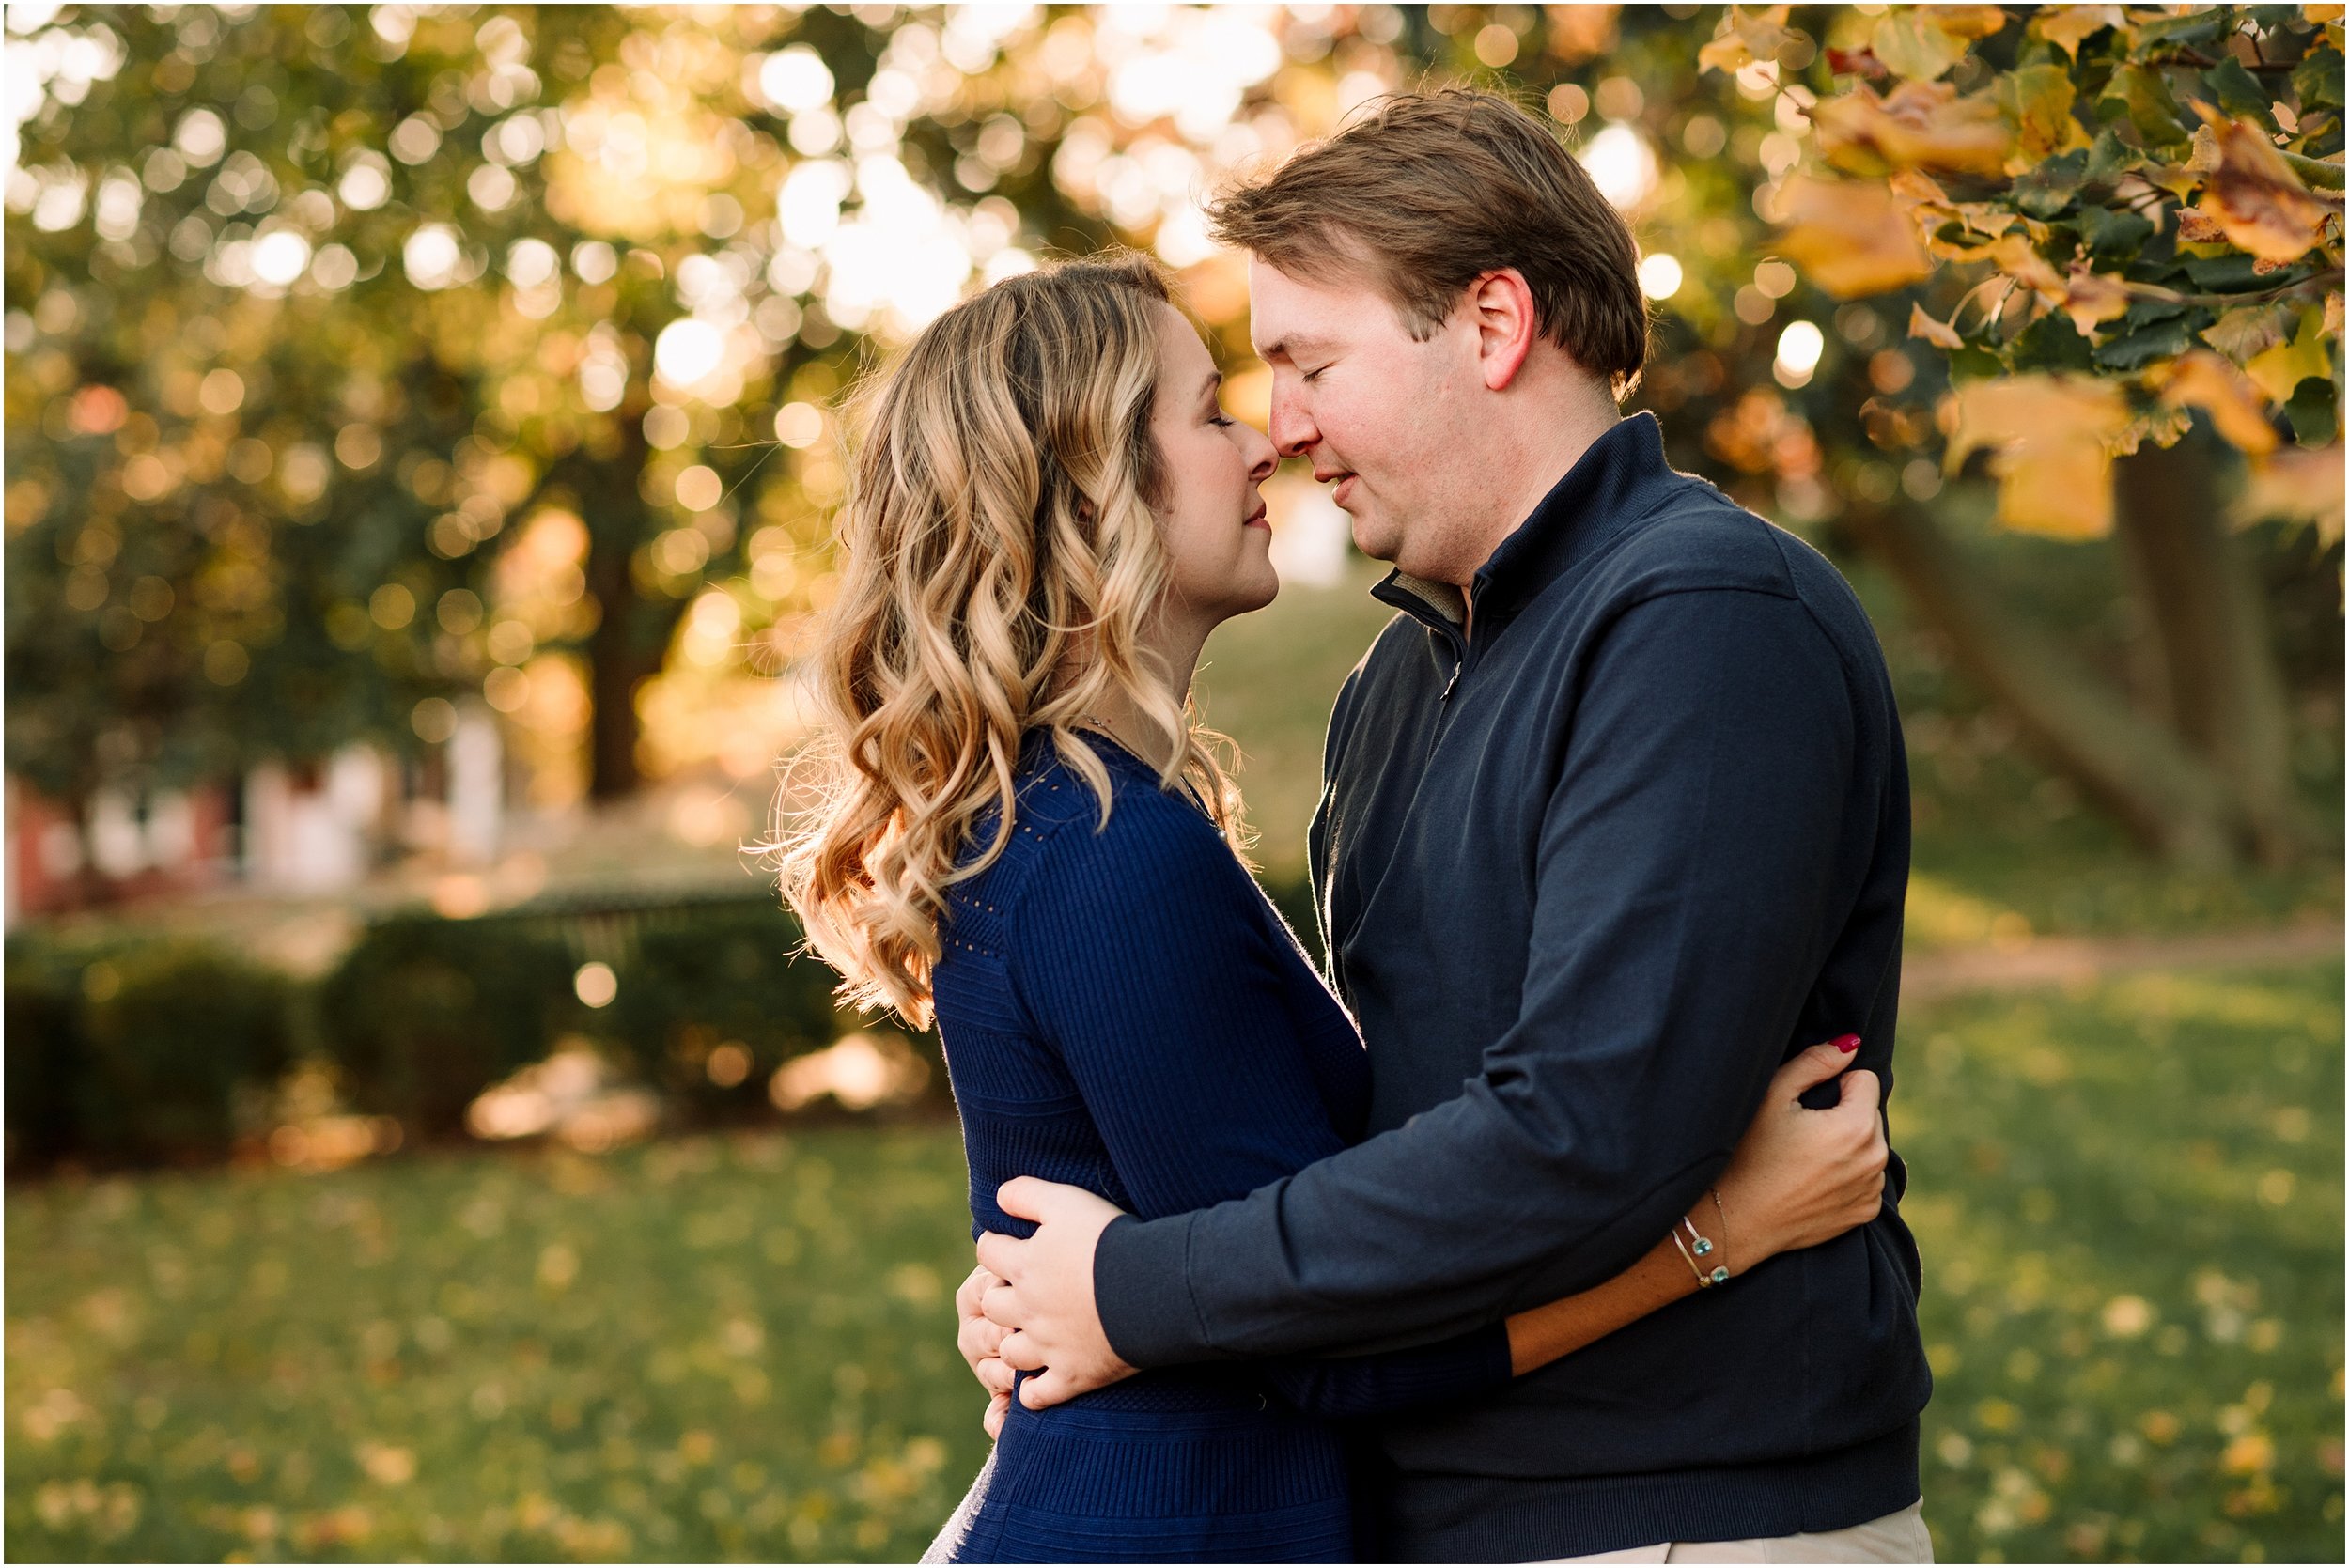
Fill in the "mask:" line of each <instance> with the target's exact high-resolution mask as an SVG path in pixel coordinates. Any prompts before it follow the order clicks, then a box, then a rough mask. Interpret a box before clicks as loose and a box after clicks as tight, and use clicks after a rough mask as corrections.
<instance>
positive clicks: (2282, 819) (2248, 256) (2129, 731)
mask: <svg viewBox="0 0 2349 1568" xmlns="http://www.w3.org/2000/svg"><path fill="white" fill-rule="evenodd" d="M1871 9H1876V8H1871ZM2340 17H2341V8H2340V7H2339V6H2308V7H2302V8H2297V10H2296V11H2295V9H2294V8H2279V7H2239V6H2222V7H2192V8H2158V9H2131V10H2126V11H2124V10H2123V8H2120V7H2117V6H2055V7H2043V8H2036V9H2035V10H2033V11H2032V12H2031V13H2030V15H2029V16H2028V17H2027V18H2024V17H2018V16H2016V15H2014V14H2010V13H2009V12H2008V11H2006V10H2003V9H2001V8H1998V7H1991V6H1976V7H1965V6H1953V7H1894V8H1883V9H1882V11H1881V14H1876V15H1862V14H1859V12H1858V11H1856V10H1855V11H1853V12H1848V13H1834V14H1831V15H1827V16H1824V17H1823V18H1822V19H1821V21H1822V24H1823V26H1824V36H1825V41H1826V44H1827V47H1826V49H1825V52H1824V66H1825V69H1826V70H1828V71H1829V72H1832V75H1833V83H1832V85H1831V86H1830V85H1827V84H1822V87H1823V90H1827V91H1830V92H1831V93H1832V96H1828V97H1825V98H1823V99H1822V100H1821V101H1818V102H1817V103H1816V104H1815V105H1813V106H1812V107H1811V108H1810V110H1809V118H1810V119H1811V121H1812V125H1813V127H1814V128H1815V130H1814V134H1813V135H1812V139H1811V150H1810V152H1809V153H1808V155H1807V156H1806V157H1805V159H1804V162H1803V164H1802V166H1801V167H1799V168H1797V170H1796V171H1795V172H1794V173H1793V174H1792V175H1791V176H1790V177H1789V178H1788V179H1785V180H1784V181H1783V182H1782V183H1781V186H1780V187H1779V189H1778V190H1777V192H1776V194H1775V195H1774V197H1773V199H1772V200H1771V202H1770V203H1769V204H1768V205H1769V208H1770V211H1769V215H1770V216H1772V217H1773V218H1776V219H1777V220H1779V221H1780V223H1781V225H1783V226H1782V237H1781V241H1780V248H1781V251H1782V253H1783V254H1784V255H1785V256H1787V257H1788V258H1789V259H1791V260H1793V261H1795V262H1796V263H1797V265H1798V266H1799V267H1800V268H1801V269H1802V270H1803V272H1805V273H1806V274H1807V275H1808V276H1810V277H1811V278H1812V280H1813V281H1814V282H1815V283H1817V284H1818V285H1819V286H1820V287H1823V288H1825V289H1826V290H1827V291H1828V292H1829V293H1831V294H1833V295H1835V296H1837V297H1840V298H1855V297H1859V296H1865V295H1874V294H1879V293H1885V292H1888V291H1893V290H1900V289H1905V288H1906V287H1907V286H1909V285H1912V284H1929V287H1928V288H1927V289H1926V290H1925V293H1926V295H1927V298H1926V299H1922V300H1913V301H1911V302H1910V303H1909V304H1908V330H1909V333H1910V334H1911V335H1912V336H1913V337H1915V338H1917V339H1920V340H1921V341H1922V342H1924V343H1926V344H1929V345H1931V346H1932V347H1933V348H1934V349H1936V350H1937V351H1938V352H1940V353H1942V354H1944V355H1946V356H1947V364H1948V369H1949V373H1950V375H1951V377H1952V380H1953V383H1954V386H1953V391H1952V395H1951V396H1948V397H1946V398H1945V399H1943V400H1942V402H1941V403H1940V406H1939V409H1938V411H1937V419H1938V424H1939V426H1940V428H1941V430H1942V431H1943V432H1944V434H1945V435H1946V437H1947V458H1946V461H1947V465H1948V466H1950V467H1952V468H1954V467H1955V466H1956V465H1959V464H1962V463H1963V462H1964V461H1965V459H1966V458H1967V456H1968V454H1969V453H1971V452H1974V451H1977V450H1983V451H1987V452H1988V453H1990V454H1991V457H1990V462H1991V468H1992V472H1993V473H1994V474H1995V475H1996V476H1997V479H1998V483H1999V505H1998V518H1999V521H2000V522H2001V523H2003V524H2005V525H2006V526H2008V527H2011V528H2016V529H2022V530H2027V531H2030V532H2036V533H2042V534H2046V535H2050V536H2057V537H2062V538H2081V537H2093V536H2103V535H2106V534H2108V533H2112V532H2113V531H2114V530H2115V527H2116V523H2117V527H2118V536H2117V538H2118V543H2119V545H2120V548H2121V551H2122V553H2123V558H2124V559H2125V561H2126V562H2127V564H2128V566H2129V567H2130V569H2131V573H2132V577H2133V579H2134V581H2135V583H2136V585H2137V591H2138V594H2139V599H2140V601H2141V603H2142V604H2143V606H2144V608H2145V612H2146V614H2145V621H2146V624H2147V626H2148V628H2149V629H2150V632H2151V640H2152V642H2153V644H2154V647H2155V668H2156V670H2157V672H2158V675H2159V684H2158V690H2159V691H2160V692H2161V694H2162V698H2163V700H2162V702H2161V704H2160V710H2159V711H2158V712H2155V713H2153V714H2140V713H2139V712H2137V711H2135V710H2133V709H2132V708H2131V707H2130V706H2129V705H2128V704H2127V703H2126V702H2125V701H2124V700H2123V699H2122V697H2121V695H2120V693H2119V692H2118V691H2113V690H2109V689H2107V688H2106V687H2105V684H2104V683H2103V682H2102V681H2101V680H2099V679H2097V678H2096V677H2095V676H2094V675H2092V674H2091V673H2090V672H2089V671H2087V670H2086V669H2084V668H2082V667H2081V666H2080V664H2079V663H2078V661H2077V660H2073V659H2068V658H2066V657H2064V656H2063V655H2062V654H2061V651H2060V650H2059V649H2058V648H2056V647H2055V646H2053V645H2052V644H2051V641H2050V640H2049V639H2048V638H2046V636H2045V635H2034V634H2033V633H2032V632H2031V631H2030V629H2028V628H2025V627H2022V626H2019V625H2017V624H2016V623H2015V618H2014V617H2013V616H2012V615H2010V614H2008V613H2004V612H2003V611H2002V609H2001V607H2000V606H1999V604H1998V602H1997V600H1996V598H1994V597H1993V596H1992V595H1990V594H1989V593H1987V592H1986V591H1984V589H1983V586H1982V584H1981V582H1979V580H1978V578H1977V577H1976V575H1975V574H1973V573H1971V572H1969V571H1968V569H1967V568H1966V566H1965V563H1964V561H1963V560H1962V558H1961V557H1960V556H1959V554H1958V552H1956V551H1953V550H1952V548H1951V547H1950V545H1949V543H1948V541H1947V540H1946V538H1945V537H1943V536H1942V534H1941V531H1940V530H1939V529H1938V527H1937V525H1936V523H1935V521H1934V520H1933V518H1932V516H1931V514H1930V513H1929V512H1926V511H1923V510H1921V509H1915V508H1895V507H1881V508H1872V507H1864V506H1863V507H1857V508H1854V509H1852V511H1850V512H1849V513H1848V514H1847V516H1848V519H1849V521H1850V522H1851V524H1852V526H1853V527H1854V529H1855V530H1856V531H1857V532H1859V533H1860V534H1861V536H1863V537H1864V538H1865V539H1866V540H1867V541H1868V543H1869V544H1870V545H1871V547H1872V548H1873V549H1874V550H1875V551H1876V553H1877V554H1878V555H1879V556H1880V557H1882V558H1883V559H1884V560H1885V562H1886V563H1887V564H1888V566H1890V567H1891V569H1892V570H1893V571H1894V572H1895V574H1896V575H1898V576H1899V577H1900V578H1901V579H1902V581H1903V582H1905V583H1906V585H1907V586H1908V588H1909V590H1910V592H1911V594H1912V596H1913V597H1914V598H1916V599H1917V601H1918V602H1919V603H1920V605H1921V607H1923V608H1924V610H1925V611H1926V613H1928V615H1930V616H1931V618H1932V619H1933V620H1934V621H1935V622H1936V623H1937V625H1938V626H1939V627H1940V628H1941V629H1943V630H1944V631H1945V633H1946V634H1947V635H1948V636H1949V638H1950V640H1951V642H1952V646H1953V647H1954V648H1955V649H1956V650H1957V652H1958V654H1959V657H1960V658H1961V659H1962V660H1964V661H1965V662H1966V663H1967V665H1968V667H1969V669H1970V670H1971V671H1972V672H1973V673H1974V675H1976V676H1977V677H1978V678H1980V679H1981V680H1982V681H1983V684H1984V685H1986V686H1987V687H1988V688H1989V689H1990V690H1991V691H1994V692H1995V693H1997V694H1998V695H1999V697H2000V698H2001V699H2002V700H2003V701H2005V702H2006V703H2007V704H2008V705H2009V706H2012V708H2013V709H2014V710H2015V713H2016V714H2017V715H2018V716H2019V717H2020V718H2021V719H2022V721H2023V722H2024V723H2025V724H2026V726H2027V727H2028V728H2029V730H2030V732H2031V733H2032V734H2033V735H2034V737H2036V738H2037V739H2038V740H2039V742H2040V743H2041V746H2042V748H2043V749H2044V750H2046V751H2047V752H2048V753H2050V754H2051V755H2053V756H2054V757H2055V759H2056V760H2057V761H2058V762H2059V764H2060V765H2061V766H2063V767H2064V768H2065V769H2066V771H2068V772H2069V773H2071V774H2072V775H2073V776H2074V777H2075V778H2076V779H2077V780H2078V781H2079V782H2081V783H2082V784H2085V785H2087V786H2088V787H2089V789H2090V790H2091V791H2092V793H2093V794H2094V795H2096V796H2097V797H2098V798H2100V799H2102V800H2105V801H2106V802H2107V803H2108V804H2109V805H2110V806H2112V807H2113V808H2114V809H2115V810H2116V811H2117V812H2118V813H2119V814H2120V815H2122V817H2123V819H2124V820H2126V821H2128V822H2129V823H2130V824H2131V825H2132V826H2133V827H2135V828H2137V829H2138V830H2139V831H2140V833H2142V834H2143V835H2144V836H2145V837H2146V838H2147V839H2149V840H2150V841H2152V842H2153V843H2155V844H2156V845H2158V846H2161V847H2162V848H2163V849H2165V850H2167V851H2169V852H2170V853H2171V854H2173V855H2177V856H2180V857H2183V858H2186V859H2192V860H2200V861H2204V862H2209V861H2218V860H2224V859H2226V858H2228V857H2229V856H2231V855H2232V854H2233V853H2235V852H2236V851H2238V850H2239V849H2241V848H2245V847H2248V848H2250V849H2252V850H2254V851H2255V852H2257V853H2258V854H2259V855H2260V856H2261V857H2262V858H2263V859H2265V860H2268V861H2270V862H2280V861H2283V860H2286V859H2288V858H2290V856H2291V855H2292V854H2293V853H2294V851H2295V848H2296V846H2298V844H2299V843H2300V841H2301V840H2302V839H2303V838H2304V837H2305V836H2306V834H2307V832H2308V828H2307V825H2306V824H2305V823H2304V822H2303V821H2302V820H2301V814H2300V811H2299V809H2298V805H2297V802H2296V801H2295V799H2294V791H2293V784H2292V768H2291V761H2290V757H2291V748H2290V738H2291V737H2290V725H2289V720H2288V713H2287V708H2286V703H2285V697H2284V691H2283V683H2282V680H2281V677H2280V675H2279V670H2278V665H2277V661H2276V657H2275V652H2274V649H2273V646H2272V638H2271V635H2270V632H2269V628H2268V625H2267V619H2266V615H2265V612H2264V606H2263V594H2262V590H2261V587H2260V585H2259V584H2258V582H2256V580H2255V577H2254V574H2253V569H2252V567H2251V564H2250V563H2249V561H2248V559H2247V558H2246V556H2245V554H2244V552H2243V551H2241V550H2240V549H2239V548H2238V547H2237V546H2236V544H2235V542H2234V541H2233V539H2232V537H2231V536H2230V535H2231V532H2232V524H2234V523H2238V522H2247V521H2252V520H2258V519H2259V518H2261V517H2263V516H2277V515H2281V516H2286V517H2291V518H2295V519H2298V520H2308V521H2311V522H2313V523H2315V524H2316V525H2317V527H2318V528H2319V529H2320V531H2321V532H2322V533H2323V534H2324V536H2326V537H2327V538H2338V537H2339V536H2340V534H2341V446H2340V444H2339V442H2340V427H2341V425H2340V392H2339V381H2340V376H2341V106H2342V92H2341V67H2342V58H2341V23H2340ZM1797 36H1798V35H1797V34H1796V33H1794V32H1793V31H1791V30H1790V29H1789V27H1788V25H1787V8H1785V7H1778V8H1773V9H1770V10H1767V11H1743V10H1737V9H1734V8H1733V9H1732V11H1731V12H1730V13H1729V14H1728V15H1727V16H1726V17H1725V18H1723V20H1722V22H1721V23H1720V32H1719V37H1718V38H1717V39H1715V40H1714V41H1712V42H1711V43H1709V44H1707V45H1706V48H1705V59H1706V62H1707V63H1708V64H1709V65H1711V66H1714V67H1716V68H1718V69H1719V70H1727V71H1742V70H1753V69H1755V68H1757V67H1758V66H1760V65H1763V64H1765V63H1782V59H1781V56H1782V52H1783V51H1784V50H1785V49H1786V48H1787V47H1788V44H1789V40H1791V39H1795V38H1796V37H1797ZM1803 47H1805V48H1806V49H1808V44H1807V42H1806V44H1805V45H1804V46H1803ZM1835 88H1840V89H1842V90H1840V91H1836V90H1834V89H1835ZM1880 88H1881V89H1882V90H1879V89H1880ZM2189 201H2191V203H2192V205H2189ZM1943 264H1946V265H1943ZM1928 303H1935V308H1933V309H1931V310H1928V308H1927V304H1928ZM2198 412H2199V413H2200V414H2201V416H2202V417H2201V426H2202V427H2203V431H2202V433H2201V435H2199V436H2198V435H2196V434H2195V430H2196V426H2197V421H2196V419H2195V417H2194V416H2195V415H2196V414H2197V413H2198ZM2213 432H2215V436H2214V435H2213ZM2215 438H2224V441H2225V442H2227V443H2231V444H2232V446H2233V447H2235V448H2237V449H2238V450H2240V452H2241V453H2242V454H2243V455H2244V457H2245V458H2248V465H2249V473H2248V486H2247V487H2246V489H2245V493H2244V494H2243V496H2242V497H2241V498H2240V500H2239V501H2238V502H2237V503H2236V504H2235V505H2234V506H2233V508H2232V515H2231V513H2230V507H2229V506H2228V505H2227V504H2226V502H2225V500H2224V498H2223V497H2222V495H2221V493H2220V463H2219V459H2218V453H2217V447H2218V442H2217V439H2215ZM2116 458H2117V459H2119V460H2118V461H2117V462H2116ZM2116 480H2117V484H2116ZM2116 491H2117V505H2116Z"/></svg>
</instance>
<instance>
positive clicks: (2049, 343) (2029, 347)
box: [2006, 310, 2095, 371]
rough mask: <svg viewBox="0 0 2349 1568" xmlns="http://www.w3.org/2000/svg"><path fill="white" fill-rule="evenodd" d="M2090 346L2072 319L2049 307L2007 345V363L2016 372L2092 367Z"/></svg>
mask: <svg viewBox="0 0 2349 1568" xmlns="http://www.w3.org/2000/svg"><path fill="white" fill-rule="evenodd" d="M2092 350H2093V345H2092V344H2091V343H2090V342H2089V341H2088V339H2086V338H2084V337H2082V336H2081V335H2080V334H2079V329H2078V328H2077V327H2075V326H2073V325H2072V318H2070V317H2069V316H2066V315H2064V314H2063V312H2061V311H2060V310H2051V311H2049V312H2047V314H2046V315H2045V316H2042V317H2041V318H2039V319H2038V320H2036V321H2033V322H2032V323H2031V324H2030V326H2028V327H2025V328H2024V329H2023V330H2022V332H2021V333H2020V334H2017V335H2016V336H2015V341H2014V342H2013V343H2011V344H2009V345H2008V346H2007V354H2006V357H2007V364H2008V365H2009V366H2010V367H2011V368H2013V369H2015V370H2016V371H2032V370H2093V369H2094V368H2095V360H2094V355H2093V352H2092Z"/></svg>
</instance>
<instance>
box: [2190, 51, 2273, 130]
mask: <svg viewBox="0 0 2349 1568" xmlns="http://www.w3.org/2000/svg"><path fill="white" fill-rule="evenodd" d="M2202 85H2204V86H2206V87H2208V88H2210V90H2211V91H2212V92H2213V93H2214V94H2216V95H2217V99H2218V106H2219V107H2220V108H2221V109H2224V110H2226V111H2227V113H2229V114H2231V115H2237V116H2246V117H2248V118H2249V119H2252V120H2255V121H2257V122H2258V123H2259V124H2260V125H2262V126H2263V127H2264V128H2266V129H2267V130H2268V131H2271V132H2272V131H2274V130H2275V129H2276V121H2275V117H2274V116H2272V115H2271V114H2270V113H2269V112H2268V107H2267V106H2268V103H2269V101H2270V100H2269V99H2268V96H2267V90H2266V89H2265V88H2264V87H2262V86H2261V85H2259V83H2258V82H2257V81H2256V80H2255V79H2253V77H2252V75H2251V73H2250V72H2249V71H2248V70H2244V69H2243V62H2242V61H2241V60H2238V59H2236V58H2235V57H2234V56H2233V55H2232V54H2229V55H2227V56H2225V57H2224V58H2223V59H2221V60H2220V61H2219V62H2218V63H2217V65H2215V66H2211V67H2209V68H2208V69H2206V70H2204V71H2203V72H2202Z"/></svg>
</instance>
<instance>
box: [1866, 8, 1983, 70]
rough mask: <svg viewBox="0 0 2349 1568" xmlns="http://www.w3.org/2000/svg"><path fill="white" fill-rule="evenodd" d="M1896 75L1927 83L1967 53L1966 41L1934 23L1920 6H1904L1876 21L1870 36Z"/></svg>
mask: <svg viewBox="0 0 2349 1568" xmlns="http://www.w3.org/2000/svg"><path fill="white" fill-rule="evenodd" d="M1869 47H1870V48H1871V49H1873V50H1875V56H1876V58H1877V59H1879V60H1882V61H1883V62H1884V63H1885V65H1886V67H1887V68H1889V69H1890V70H1891V72H1892V74H1894V75H1895V76H1905V77H1906V78H1908V79H1909V80H1910V81H1914V82H1930V81H1932V80H1934V79H1935V78H1936V77H1937V76H1939V75H1940V74H1941V73H1942V72H1943V71H1945V70H1949V69H1950V67H1952V66H1953V65H1955V64H1957V62H1958V61H1959V60H1961V59H1963V58H1965V56H1966V40H1965V39H1961V38H1959V37H1958V36H1957V35H1955V34H1954V33H1952V32H1950V31H1949V30H1948V29H1946V28H1943V27H1941V26H1939V25H1937V23H1935V22H1934V19H1933V12H1932V10H1931V9H1929V8H1926V7H1923V6H1910V7H1906V8H1902V9H1900V10H1897V11H1894V12H1892V13H1891V14H1890V15H1889V16H1886V17H1884V18H1882V19H1881V20H1879V21H1878V22H1877V23H1876V25H1875V33H1874V34H1873V35H1872V36H1871V38H1870V39H1869Z"/></svg>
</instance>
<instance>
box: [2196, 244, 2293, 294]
mask: <svg viewBox="0 0 2349 1568" xmlns="http://www.w3.org/2000/svg"><path fill="white" fill-rule="evenodd" d="M2258 264H2259V257H2257V256H2246V255H2244V254H2243V253H2242V252H2241V251H2230V252H2229V253H2228V254H2226V255H2225V256H2187V257H2186V262H2185V266H2186V276H2187V277H2190V278H2192V279H2193V280H2194V286H2195V287H2197V288H2201V289H2204V290H2207V291H2208V292H2210V293H2214V294H2233V293H2237V292H2241V291H2243V290H2247V289H2251V288H2266V287H2271V286H2272V285H2274V284H2279V283H2287V282H2290V281H2291V280H2290V279H2288V278H2281V277H2278V276H2277V275H2276V274H2275V273H2273V272H2270V273H2268V274H2266V275H2265V276H2262V275H2261V274H2259V273H2257V272H2253V271H2252V270H2251V269H2252V268H2253V267H2255V266H2257V265H2258Z"/></svg>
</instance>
